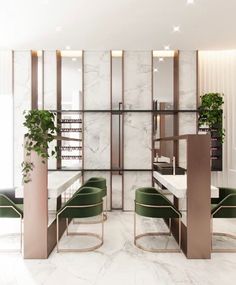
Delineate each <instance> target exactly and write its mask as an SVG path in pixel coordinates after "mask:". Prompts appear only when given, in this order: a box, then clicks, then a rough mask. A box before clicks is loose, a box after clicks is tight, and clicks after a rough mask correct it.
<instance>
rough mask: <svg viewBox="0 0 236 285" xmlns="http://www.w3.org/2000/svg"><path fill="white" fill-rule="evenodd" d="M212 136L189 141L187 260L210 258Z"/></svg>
mask: <svg viewBox="0 0 236 285" xmlns="http://www.w3.org/2000/svg"><path fill="white" fill-rule="evenodd" d="M210 188H211V168H210V136H209V135H188V138H187V248H186V255H187V257H188V258H203V259H207V258H210V257H211V227H210V225H211V190H210Z"/></svg>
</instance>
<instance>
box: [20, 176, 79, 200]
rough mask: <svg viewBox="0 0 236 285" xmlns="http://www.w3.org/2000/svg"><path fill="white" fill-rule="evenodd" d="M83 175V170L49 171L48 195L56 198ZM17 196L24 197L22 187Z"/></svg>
mask: <svg viewBox="0 0 236 285" xmlns="http://www.w3.org/2000/svg"><path fill="white" fill-rule="evenodd" d="M81 175H82V174H81V171H48V197H49V198H54V199H56V198H57V197H58V196H60V195H61V194H62V193H63V192H64V191H65V190H66V189H67V188H69V187H70V186H71V185H72V184H73V183H74V182H75V181H76V180H78V179H79V178H80V177H81ZM16 197H23V188H22V187H21V188H17V189H16Z"/></svg>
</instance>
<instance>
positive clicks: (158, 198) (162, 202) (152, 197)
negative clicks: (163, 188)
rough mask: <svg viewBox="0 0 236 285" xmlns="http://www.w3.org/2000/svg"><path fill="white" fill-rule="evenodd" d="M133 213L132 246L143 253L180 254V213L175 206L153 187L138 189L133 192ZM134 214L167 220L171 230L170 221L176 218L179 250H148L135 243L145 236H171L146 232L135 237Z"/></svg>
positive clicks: (169, 233) (166, 233)
mask: <svg viewBox="0 0 236 285" xmlns="http://www.w3.org/2000/svg"><path fill="white" fill-rule="evenodd" d="M134 204H135V211H134V244H135V245H136V246H137V247H138V248H140V249H142V250H145V251H150V252H180V251H181V250H180V245H181V213H180V212H179V211H178V210H177V209H176V208H175V206H174V205H173V204H172V203H171V202H170V201H169V200H168V199H167V198H166V197H165V196H164V195H163V194H161V193H160V192H158V191H157V190H156V189H155V188H154V187H143V188H139V189H137V190H136V192H135V201H134ZM136 214H138V215H139V216H143V217H148V218H161V219H168V220H169V228H170V230H171V219H174V218H177V219H178V221H179V237H178V242H179V248H178V249H159V248H148V247H144V246H143V245H140V244H138V243H137V240H139V239H141V238H143V237H146V236H162V235H171V232H170V231H169V232H147V233H143V234H139V235H137V233H136V232H137V225H136Z"/></svg>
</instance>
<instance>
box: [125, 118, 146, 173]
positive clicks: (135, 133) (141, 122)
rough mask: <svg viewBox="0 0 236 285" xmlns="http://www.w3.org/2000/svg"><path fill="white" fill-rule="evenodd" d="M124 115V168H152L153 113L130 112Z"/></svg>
mask: <svg viewBox="0 0 236 285" xmlns="http://www.w3.org/2000/svg"><path fill="white" fill-rule="evenodd" d="M124 116H125V118H124V168H129V169H145V168H151V149H152V142H151V135H152V124H151V119H152V117H151V115H150V114H144V113H128V114H125V115H124Z"/></svg>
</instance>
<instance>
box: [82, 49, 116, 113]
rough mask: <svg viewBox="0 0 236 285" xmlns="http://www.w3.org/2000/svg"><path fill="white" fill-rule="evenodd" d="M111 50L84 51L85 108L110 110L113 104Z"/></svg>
mask: <svg viewBox="0 0 236 285" xmlns="http://www.w3.org/2000/svg"><path fill="white" fill-rule="evenodd" d="M110 86H111V57H110V52H109V51H85V52H84V109H85V110H88V109H90V110H109V109H110V104H111V98H110V92H111V89H110Z"/></svg>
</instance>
